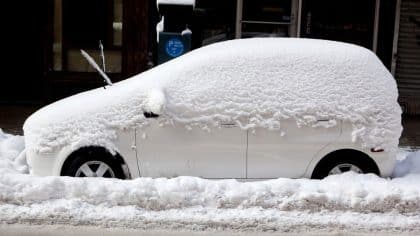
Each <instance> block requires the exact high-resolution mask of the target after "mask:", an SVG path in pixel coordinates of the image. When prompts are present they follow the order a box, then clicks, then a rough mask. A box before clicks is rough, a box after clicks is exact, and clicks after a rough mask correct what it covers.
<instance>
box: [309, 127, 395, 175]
mask: <svg viewBox="0 0 420 236" xmlns="http://www.w3.org/2000/svg"><path fill="white" fill-rule="evenodd" d="M341 123H342V125H341V135H340V137H339V138H338V139H336V140H334V142H332V143H330V144H328V145H326V146H325V147H323V148H322V149H321V150H320V151H319V152H318V153H316V154H315V156H314V158H313V159H312V160H311V161H310V163H309V165H308V168H307V169H306V171H305V174H304V175H303V176H302V177H305V178H311V176H312V173H313V171H314V169H315V167H316V165H317V164H318V163H319V162H320V161H321V160H322V159H323V158H324V157H325V156H327V155H328V154H330V153H332V152H334V151H338V150H344V149H350V150H356V151H360V152H362V153H364V154H366V155H367V156H369V157H370V158H371V159H372V160H373V161H374V162H375V164H376V165H377V166H378V169H379V172H380V173H379V174H380V176H382V177H389V176H391V174H392V171H393V170H394V166H395V162H396V158H395V156H396V154H395V153H394V152H389V151H387V150H385V151H383V152H372V151H371V148H369V147H365V148H363V146H362V144H361V143H360V142H358V141H356V142H353V140H352V125H351V124H350V123H348V122H341Z"/></svg>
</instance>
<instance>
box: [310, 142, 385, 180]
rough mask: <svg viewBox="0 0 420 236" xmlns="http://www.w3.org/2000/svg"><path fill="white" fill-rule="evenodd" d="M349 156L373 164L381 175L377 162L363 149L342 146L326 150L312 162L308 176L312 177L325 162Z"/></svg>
mask: <svg viewBox="0 0 420 236" xmlns="http://www.w3.org/2000/svg"><path fill="white" fill-rule="evenodd" d="M349 156H357V157H359V158H361V159H363V160H364V161H366V162H367V163H368V164H369V165H371V166H373V167H374V168H375V172H376V174H378V175H379V176H380V175H381V171H380V169H379V166H378V164H377V163H376V161H375V160H374V159H373V158H372V157H370V156H369V155H368V154H366V153H365V152H363V151H360V150H357V149H352V148H343V149H337V150H333V151H330V152H328V153H327V154H325V155H323V156H322V157H321V158H320V159H319V160H317V161H316V162H314V167H313V168H311V172H310V173H309V176H310V177H311V178H312V177H313V175H314V173H316V172H317V171H318V170H319V168H321V166H323V165H325V164H326V163H328V162H330V161H331V160H333V159H334V160H337V159H345V158H347V157H349Z"/></svg>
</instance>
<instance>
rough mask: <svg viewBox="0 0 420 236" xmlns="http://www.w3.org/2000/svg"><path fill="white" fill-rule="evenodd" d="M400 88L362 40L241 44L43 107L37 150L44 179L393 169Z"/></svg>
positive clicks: (31, 125)
mask: <svg viewBox="0 0 420 236" xmlns="http://www.w3.org/2000/svg"><path fill="white" fill-rule="evenodd" d="M397 96H398V93H397V88H396V84H395V81H394V79H393V77H392V76H391V75H390V73H389V72H388V71H387V70H386V68H385V67H384V66H383V64H382V63H381V62H380V61H379V59H378V58H377V57H376V55H375V54H373V53H372V52H371V51H369V50H367V49H364V48H362V47H358V46H355V45H351V44H346V43H339V42H332V41H324V40H310V39H281V38H267V39H262V38H261V39H243V40H232V41H226V42H222V43H216V44H212V45H209V46H206V47H203V48H200V49H197V50H194V51H192V52H189V53H187V54H186V55H184V56H181V57H179V58H177V59H174V60H172V61H169V62H167V63H165V64H163V65H160V66H157V67H155V68H153V69H151V70H149V71H146V72H144V73H142V74H139V75H137V76H134V77H133V78H130V79H127V80H125V81H122V82H119V83H116V84H114V85H112V86H107V87H106V89H104V88H98V89H95V90H92V91H88V92H85V93H81V94H77V95H75V96H72V97H69V98H66V99H63V100H60V101H58V102H56V103H53V104H51V105H48V106H46V107H44V108H42V109H41V110H39V111H37V112H36V113H34V114H33V115H32V116H31V117H29V118H28V119H27V121H26V122H25V125H24V133H25V142H26V155H27V160H28V163H29V166H30V169H31V173H32V174H34V175H40V176H46V175H63V176H75V177H113V178H121V179H125V178H136V177H175V176H198V177H202V178H210V179H220V178H235V179H269V178H278V177H288V178H301V177H306V178H324V177H326V176H328V175H331V174H339V173H342V172H346V171H355V172H358V173H374V174H377V175H380V176H384V177H386V176H389V175H390V174H391V172H392V170H393V167H394V162H395V151H396V148H397V146H398V139H399V136H400V134H401V109H400V107H399V105H398V103H397Z"/></svg>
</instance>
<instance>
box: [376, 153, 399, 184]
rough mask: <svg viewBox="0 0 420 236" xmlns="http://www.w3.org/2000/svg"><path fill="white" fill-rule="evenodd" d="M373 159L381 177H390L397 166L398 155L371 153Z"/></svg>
mask: <svg viewBox="0 0 420 236" xmlns="http://www.w3.org/2000/svg"><path fill="white" fill-rule="evenodd" d="M370 154H371V155H370V156H371V158H372V159H373V160H374V161H375V162H376V164H377V165H378V168H379V173H380V176H381V177H385V178H386V177H390V176H391V175H392V172H393V171H394V167H395V164H396V161H397V160H396V153H388V152H384V153H370Z"/></svg>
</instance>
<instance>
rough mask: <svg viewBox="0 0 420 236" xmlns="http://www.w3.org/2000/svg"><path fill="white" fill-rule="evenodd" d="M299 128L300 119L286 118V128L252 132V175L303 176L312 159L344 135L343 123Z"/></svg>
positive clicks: (268, 176)
mask: <svg viewBox="0 0 420 236" xmlns="http://www.w3.org/2000/svg"><path fill="white" fill-rule="evenodd" d="M327 124H328V121H327V120H323V121H318V125H316V126H317V127H308V126H303V127H298V126H297V125H296V121H294V120H285V121H282V126H281V127H282V131H278V130H277V131H270V130H268V129H263V128H258V129H256V130H255V132H249V133H248V155H247V162H248V167H247V177H248V178H278V177H288V178H299V177H302V176H303V174H304V173H305V171H306V168H307V166H308V165H309V163H310V161H311V160H312V158H313V157H314V156H315V154H316V153H317V152H318V151H320V150H321V149H322V148H323V147H324V146H325V145H327V144H329V143H331V142H332V141H334V140H335V139H337V138H338V137H339V136H340V132H341V131H340V125H339V124H337V125H335V126H333V127H329V128H325V126H326V125H327Z"/></svg>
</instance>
